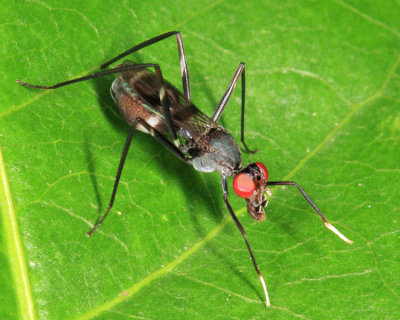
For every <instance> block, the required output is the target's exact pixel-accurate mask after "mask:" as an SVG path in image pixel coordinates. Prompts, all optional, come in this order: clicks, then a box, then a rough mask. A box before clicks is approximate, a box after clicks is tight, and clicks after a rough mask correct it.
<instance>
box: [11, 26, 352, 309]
mask: <svg viewBox="0 0 400 320" xmlns="http://www.w3.org/2000/svg"><path fill="white" fill-rule="evenodd" d="M170 36H175V37H176V40H177V44H178V52H179V60H180V69H181V76H182V85H183V93H182V92H180V91H179V90H178V89H176V88H175V87H174V86H172V85H171V84H170V83H169V82H167V81H165V80H164V78H163V76H162V74H161V69H160V67H159V65H158V64H153V63H142V64H137V63H134V62H132V61H129V60H126V61H125V62H123V63H122V64H120V65H117V66H116V67H115V68H113V69H110V70H104V71H100V72H97V73H94V74H90V75H88V76H85V77H81V78H76V79H72V80H68V81H64V82H60V83H58V84H56V85H53V86H41V85H33V84H29V83H26V82H23V81H21V80H17V81H18V82H19V83H20V84H21V85H23V86H26V87H32V88H38V89H56V88H59V87H63V86H66V85H69V84H73V83H76V82H80V81H86V80H89V79H93V78H98V77H103V76H107V75H110V74H118V77H117V78H116V79H115V80H114V82H113V83H112V85H111V95H112V97H113V99H114V101H115V103H116V104H117V105H118V108H119V110H120V112H121V114H122V116H123V117H124V119H125V120H126V122H127V123H128V124H129V126H130V131H129V134H128V138H127V139H126V142H125V146H124V150H123V152H122V156H121V159H120V162H119V166H118V171H117V175H116V178H115V183H114V188H113V190H112V195H111V200H110V203H109V205H108V208H107V210H106V212H105V213H104V215H103V216H102V218H101V219H100V221H99V222H98V223H97V224H96V225H95V226H94V227H93V228H92V229H91V230H90V231H89V232H88V233H87V234H86V235H87V236H88V237H90V236H91V235H92V233H93V232H94V231H96V230H97V228H99V227H100V225H101V224H102V223H103V221H104V219H105V218H106V217H107V215H108V213H109V212H110V210H111V207H112V205H113V203H114V199H115V194H116V192H117V188H118V183H119V180H120V177H121V173H122V169H123V167H124V163H125V159H126V155H127V153H128V149H129V146H130V144H131V141H132V136H133V133H134V131H135V130H140V131H143V132H145V133H149V134H150V135H152V136H153V137H154V138H155V139H157V140H158V141H159V142H160V143H161V144H162V145H163V146H164V147H166V148H167V149H168V150H169V151H171V152H172V153H173V154H174V155H175V156H176V157H177V158H178V159H180V160H182V161H184V162H186V163H187V164H190V165H192V166H193V167H194V168H195V169H196V170H198V171H202V172H212V171H219V173H220V174H221V183H222V192H223V198H224V201H225V204H226V207H227V209H228V211H229V213H230V215H231V217H232V219H233V220H234V221H235V224H236V226H237V227H238V229H239V231H240V233H241V234H242V236H243V239H244V241H245V243H246V246H247V249H248V251H249V254H250V257H251V260H252V261H253V265H254V268H255V269H256V271H257V274H258V277H259V279H260V281H261V284H262V287H263V289H264V293H265V301H266V305H267V306H268V307H269V306H270V301H269V297H268V292H267V288H266V285H265V282H264V278H263V276H262V275H261V272H260V270H259V268H258V265H257V262H256V259H255V257H254V254H253V252H252V249H251V247H250V244H249V242H248V241H247V237H246V233H245V231H244V229H243V227H242V225H241V223H240V222H239V220H238V218H237V217H236V215H235V213H234V211H233V209H232V207H231V205H230V203H229V200H228V187H227V178H228V177H233V190H234V191H235V193H236V194H237V195H238V196H239V197H241V198H244V199H245V200H246V202H247V211H248V212H249V214H250V215H251V216H252V217H253V218H254V219H255V220H264V219H265V212H264V208H265V207H266V206H267V203H268V201H267V197H266V195H265V193H267V194H268V195H270V191H269V189H268V186H276V185H290V186H294V187H296V188H297V190H299V191H300V193H301V194H302V195H303V196H304V198H305V199H306V200H307V201H308V203H309V204H310V205H311V207H312V208H313V209H314V210H315V212H317V213H318V214H319V216H320V217H321V219H322V221H323V222H324V224H325V226H326V227H327V228H328V229H330V230H331V231H333V232H334V233H335V234H336V235H337V236H339V237H340V238H341V239H342V240H344V241H346V242H347V243H350V244H351V243H352V241H351V240H349V239H347V238H346V237H345V236H344V235H343V234H341V233H340V232H339V231H338V230H337V229H336V228H335V227H334V226H333V225H331V224H330V223H329V222H328V221H327V220H326V218H325V217H324V215H323V214H322V213H321V211H320V210H319V209H318V207H317V206H316V205H315V204H314V202H313V201H312V200H311V199H310V197H309V196H308V195H307V194H306V193H305V191H304V190H303V189H302V188H301V187H300V186H299V185H298V184H297V183H295V182H292V181H268V171H267V168H266V167H265V165H263V164H262V163H261V162H255V163H251V164H249V165H248V166H246V167H244V168H242V160H241V152H240V149H239V146H238V144H237V143H236V141H235V140H234V139H233V137H232V136H231V135H230V134H229V132H228V131H227V130H226V129H224V128H223V127H222V126H220V125H219V124H218V120H219V118H220V117H221V114H222V112H223V111H224V109H225V107H226V105H227V103H228V101H229V98H230V97H231V95H232V92H233V90H234V88H235V86H236V84H237V82H238V81H239V78H241V85H242V108H241V131H240V132H241V142H242V144H243V146H244V149H245V150H246V151H247V152H250V153H254V152H256V151H257V150H255V151H251V150H250V149H249V148H248V147H247V145H246V143H245V140H244V111H245V64H244V63H240V64H239V67H238V68H237V70H236V72H235V74H234V76H233V78H232V80H231V82H230V83H229V86H228V88H227V89H226V91H225V93H224V95H223V96H222V98H221V101H220V102H219V104H218V106H217V108H216V110H215V112H214V114H213V115H212V117H211V118H209V117H208V116H206V115H205V114H204V113H202V112H201V111H200V110H199V109H197V108H196V106H195V105H194V104H193V103H192V101H191V95H190V81H189V71H188V67H187V63H186V56H185V51H184V48H183V42H182V37H181V34H180V32H177V31H171V32H167V33H164V34H161V35H159V36H157V37H154V38H151V39H149V40H147V41H144V42H142V43H140V44H138V45H135V46H134V47H132V48H131V49H129V50H127V51H125V52H123V53H121V54H120V55H118V56H116V57H115V58H113V59H111V60H110V61H108V62H106V63H104V64H103V65H102V66H101V68H102V69H104V68H106V67H108V66H109V65H110V64H112V63H114V62H115V61H117V60H120V59H121V58H123V57H125V56H127V55H129V54H131V53H133V52H135V51H137V50H139V49H142V48H144V47H147V46H150V45H152V44H154V43H156V42H159V41H161V40H164V39H166V38H168V37H170ZM149 69H153V70H154V72H153V71H150V70H149Z"/></svg>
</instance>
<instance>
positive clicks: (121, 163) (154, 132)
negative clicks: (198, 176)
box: [86, 119, 190, 237]
mask: <svg viewBox="0 0 400 320" xmlns="http://www.w3.org/2000/svg"><path fill="white" fill-rule="evenodd" d="M138 125H142V126H143V127H145V128H146V129H147V130H148V131H149V133H150V135H151V136H153V137H154V138H156V139H157V140H158V141H159V142H160V143H161V144H162V145H163V146H164V147H166V148H167V149H168V150H169V151H171V152H172V153H173V154H174V155H175V156H176V157H177V158H178V159H180V160H182V161H185V162H187V163H189V162H190V160H188V159H186V158H185V156H184V154H183V153H182V152H181V151H180V150H179V149H178V148H177V147H175V146H174V145H173V144H172V143H171V142H170V141H169V140H168V139H167V138H165V137H164V136H163V135H162V134H161V133H159V132H158V131H157V130H156V129H154V128H153V127H151V126H150V125H149V124H148V123H147V122H145V121H144V120H143V119H136V120H135V122H134V123H133V125H132V127H131V129H130V130H129V134H128V138H127V139H126V142H125V146H124V150H123V151H122V156H121V160H120V161H119V166H118V171H117V175H116V177H115V182H114V188H113V191H112V194H111V199H110V202H109V204H108V207H107V210H106V212H105V213H104V215H103V216H102V218H101V219H100V221H99V222H98V223H97V224H96V225H95V226H94V227H93V228H92V229H91V230H90V231H89V232H88V233H86V236H87V237H90V236H91V235H92V234H93V232H95V231H96V230H97V229H98V228H99V227H100V226H101V224H102V223H103V222H104V220H105V219H106V217H107V215H108V213H109V212H110V210H111V208H112V206H113V203H114V199H115V195H116V193H117V188H118V185H119V180H120V178H121V173H122V169H123V167H124V164H125V159H126V156H127V154H128V150H129V147H130V145H131V142H132V136H133V132H134V131H135V129H136V128H137V126H138Z"/></svg>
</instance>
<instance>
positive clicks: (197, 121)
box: [111, 61, 241, 176]
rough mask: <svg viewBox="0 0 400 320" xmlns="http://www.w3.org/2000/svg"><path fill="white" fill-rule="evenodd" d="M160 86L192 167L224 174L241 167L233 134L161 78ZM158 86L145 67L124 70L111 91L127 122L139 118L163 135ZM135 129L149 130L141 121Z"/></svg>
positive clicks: (162, 117)
mask: <svg viewBox="0 0 400 320" xmlns="http://www.w3.org/2000/svg"><path fill="white" fill-rule="evenodd" d="M130 64H134V63H133V62H131V61H125V62H124V63H123V64H122V65H123V66H125V65H130ZM164 87H165V89H166V95H167V97H168V102H169V107H170V113H171V119H172V124H173V126H174V128H175V130H176V133H177V134H178V135H179V136H180V137H181V138H182V140H183V146H181V148H180V149H181V151H182V152H183V153H184V154H185V155H187V157H188V159H189V160H190V162H191V164H192V165H193V166H194V168H195V169H196V170H198V171H203V172H212V171H215V170H217V171H219V172H220V173H221V174H223V175H225V176H233V175H234V174H235V173H236V172H237V171H238V170H239V169H240V167H241V153H240V150H239V146H238V145H237V143H236V141H235V140H234V139H233V137H232V136H231V135H230V134H229V133H228V132H227V130H225V129H224V128H223V127H221V126H220V125H218V124H217V123H215V122H213V121H212V120H211V119H210V118H209V117H207V116H206V115H205V114H204V113H202V112H201V111H200V110H199V109H197V108H196V106H194V105H193V104H192V103H191V102H189V101H187V100H186V98H185V96H184V95H183V94H182V93H181V92H180V91H179V90H178V89H176V88H175V87H174V86H172V85H171V84H170V83H168V82H167V81H165V80H164ZM159 88H160V84H159V83H158V81H157V78H156V76H155V74H154V73H153V72H151V71H149V70H146V69H145V70H137V71H136V70H134V71H127V72H124V73H122V74H121V75H120V76H119V77H118V78H116V79H115V80H114V82H113V84H112V86H111V95H112V97H113V99H114V101H115V103H116V104H117V105H118V108H119V110H120V112H121V114H122V116H123V117H124V119H125V120H126V122H127V123H128V124H129V125H132V124H133V123H134V121H135V120H136V119H138V118H140V119H143V120H144V121H145V122H146V123H148V124H149V125H150V126H151V127H152V128H154V129H155V130H157V131H158V132H159V133H161V134H163V135H167V134H168V133H169V132H168V127H167V125H166V122H165V118H164V115H163V109H162V105H161V102H160V93H159ZM138 130H141V131H142V132H145V133H150V132H149V131H148V130H147V129H146V128H144V127H143V126H141V125H138Z"/></svg>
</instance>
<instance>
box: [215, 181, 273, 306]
mask: <svg viewBox="0 0 400 320" xmlns="http://www.w3.org/2000/svg"><path fill="white" fill-rule="evenodd" d="M221 183H222V191H223V193H224V201H225V204H226V207H227V208H228V211H229V213H230V215H231V217H232V219H233V221H235V224H236V226H237V228H238V229H239V231H240V233H241V234H242V237H243V239H244V242H245V243H246V246H247V250H248V251H249V254H250V258H251V261H253V265H254V269H256V272H257V274H258V278H259V279H260V282H261V285H262V287H263V290H264V294H265V304H266V306H267V307H270V306H271V303H270V301H269V296H268V291H267V286H266V285H265V281H264V278H263V276H262V274H261V271H260V269H259V268H258V265H257V262H256V258H255V257H254V254H253V251H252V250H251V247H250V244H249V241H248V240H247V236H246V232H245V231H244V228H243V226H242V224H241V223H240V221H239V219H238V218H237V217H236V215H235V212H234V211H233V209H232V207H231V204H230V203H229V200H228V186H227V183H226V177H225V176H221Z"/></svg>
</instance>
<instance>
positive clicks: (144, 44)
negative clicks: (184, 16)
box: [101, 31, 191, 101]
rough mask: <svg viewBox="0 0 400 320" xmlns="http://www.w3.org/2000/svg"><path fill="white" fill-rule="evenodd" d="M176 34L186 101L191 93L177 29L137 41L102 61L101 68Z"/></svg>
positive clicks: (179, 34) (189, 99) (184, 57)
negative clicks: (135, 43)
mask: <svg viewBox="0 0 400 320" xmlns="http://www.w3.org/2000/svg"><path fill="white" fill-rule="evenodd" d="M173 35H175V36H176V42H177V44H178V52H179V64H180V67H181V76H182V86H183V93H184V95H185V97H186V99H187V100H188V101H191V95H190V80H189V70H188V66H187V62H186V55H185V50H184V48H183V41H182V35H181V33H180V32H179V31H170V32H166V33H163V34H160V35H159V36H157V37H154V38H151V39H149V40H146V41H144V42H142V43H139V44H137V45H135V46H133V47H132V48H130V49H128V50H126V51H125V52H123V53H121V54H119V55H118V56H116V57H115V58H112V59H111V60H109V61H107V62H106V63H104V64H103V65H102V66H101V68H102V69H104V68H106V67H108V66H109V65H110V64H112V63H114V62H115V61H118V60H120V59H121V58H123V57H125V56H127V55H129V54H131V53H133V52H135V51H138V50H140V49H143V48H145V47H147V46H150V45H152V44H154V43H157V42H159V41H161V40H164V39H166V38H169V37H170V36H173Z"/></svg>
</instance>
